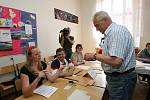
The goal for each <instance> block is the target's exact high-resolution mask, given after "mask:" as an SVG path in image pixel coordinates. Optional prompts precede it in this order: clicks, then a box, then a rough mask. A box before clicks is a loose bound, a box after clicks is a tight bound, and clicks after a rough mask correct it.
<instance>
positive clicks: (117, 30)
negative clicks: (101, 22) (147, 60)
mask: <svg viewBox="0 0 150 100" xmlns="http://www.w3.org/2000/svg"><path fill="white" fill-rule="evenodd" d="M105 35H106V36H105V39H104V44H103V46H102V48H103V54H104V55H106V56H115V57H119V58H121V59H123V63H122V65H121V66H120V67H119V68H113V67H112V66H111V65H108V64H104V63H102V68H103V70H104V71H105V72H108V73H112V72H121V73H122V72H125V71H127V70H129V69H131V68H134V67H135V66H136V59H135V52H134V46H133V39H132V36H131V34H130V32H129V31H128V29H127V28H126V27H124V26H121V25H117V24H116V23H112V24H111V25H110V26H109V27H108V28H107V30H106V31H105Z"/></svg>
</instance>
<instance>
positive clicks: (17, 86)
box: [15, 62, 26, 96]
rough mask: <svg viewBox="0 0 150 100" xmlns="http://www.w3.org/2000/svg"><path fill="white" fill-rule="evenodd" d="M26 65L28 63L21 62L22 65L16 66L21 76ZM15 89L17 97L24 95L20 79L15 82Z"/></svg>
mask: <svg viewBox="0 0 150 100" xmlns="http://www.w3.org/2000/svg"><path fill="white" fill-rule="evenodd" d="M25 64H26V62H21V63H18V64H16V66H17V70H18V74H19V76H20V70H21V68H22V67H23V66H24V65H25ZM15 88H16V95H17V96H19V95H20V94H22V86H21V79H20V77H19V78H18V79H16V80H15Z"/></svg>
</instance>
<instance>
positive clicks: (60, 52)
mask: <svg viewBox="0 0 150 100" xmlns="http://www.w3.org/2000/svg"><path fill="white" fill-rule="evenodd" d="M56 56H57V57H56V58H55V60H53V62H52V63H51V69H52V70H53V71H54V70H57V69H59V68H60V67H61V66H63V67H64V70H63V71H62V72H61V73H60V77H65V76H71V75H72V74H73V71H74V69H75V67H74V65H73V64H72V63H71V62H70V61H67V60H66V59H65V52H64V49H63V48H58V49H57V50H56Z"/></svg>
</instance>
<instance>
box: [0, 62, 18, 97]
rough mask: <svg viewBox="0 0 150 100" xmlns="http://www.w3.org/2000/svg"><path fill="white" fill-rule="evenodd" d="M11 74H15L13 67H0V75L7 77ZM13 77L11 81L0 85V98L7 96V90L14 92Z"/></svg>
mask: <svg viewBox="0 0 150 100" xmlns="http://www.w3.org/2000/svg"><path fill="white" fill-rule="evenodd" d="M13 72H15V73H16V71H15V68H14V65H9V66H4V67H0V75H8V74H10V73H13ZM15 75H16V74H15ZM15 77H16V76H15ZM15 77H14V78H13V79H11V80H8V81H6V82H2V83H0V98H1V97H2V96H3V94H7V93H8V91H9V90H11V89H14V90H16V89H15V84H14V80H15Z"/></svg>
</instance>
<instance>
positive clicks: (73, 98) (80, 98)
mask: <svg viewBox="0 0 150 100" xmlns="http://www.w3.org/2000/svg"><path fill="white" fill-rule="evenodd" d="M67 100H90V96H89V95H87V92H86V91H82V90H78V89H76V90H75V91H73V93H72V94H71V95H70V96H69V97H68V98H67Z"/></svg>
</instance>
